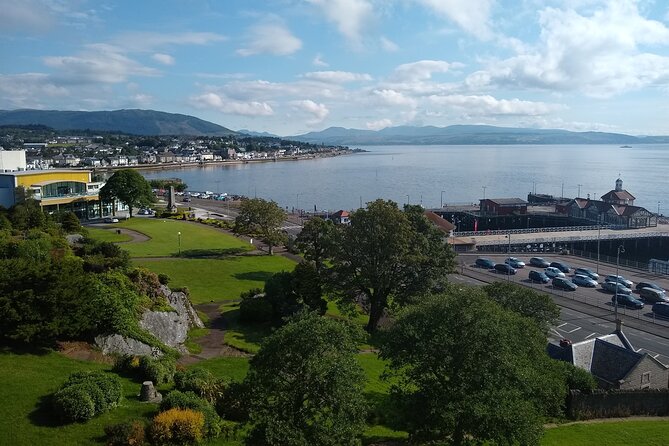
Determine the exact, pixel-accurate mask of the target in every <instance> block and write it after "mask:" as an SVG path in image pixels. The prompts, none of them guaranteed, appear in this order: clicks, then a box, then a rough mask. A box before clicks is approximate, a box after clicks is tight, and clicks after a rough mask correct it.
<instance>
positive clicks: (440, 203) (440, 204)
mask: <svg viewBox="0 0 669 446" xmlns="http://www.w3.org/2000/svg"><path fill="white" fill-rule="evenodd" d="M444 192H446V191H445V190H442V191H441V200H439V207H440V208H443V207H444ZM658 213H659V212H658Z"/></svg>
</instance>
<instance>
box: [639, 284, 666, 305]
mask: <svg viewBox="0 0 669 446" xmlns="http://www.w3.org/2000/svg"><path fill="white" fill-rule="evenodd" d="M639 297H640V298H642V299H643V300H644V302H648V303H649V304H654V303H656V302H669V298H668V297H667V295H666V294H665V293H664V291H660V290H656V289H655V288H650V287H646V288H641V289H640V290H639Z"/></svg>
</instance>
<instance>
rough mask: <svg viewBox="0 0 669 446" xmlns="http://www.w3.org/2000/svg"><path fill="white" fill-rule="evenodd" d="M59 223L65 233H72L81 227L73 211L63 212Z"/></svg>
mask: <svg viewBox="0 0 669 446" xmlns="http://www.w3.org/2000/svg"><path fill="white" fill-rule="evenodd" d="M61 224H62V225H63V231H65V232H66V233H67V234H72V233H74V232H77V231H79V230H80V229H81V223H80V222H79V218H78V217H77V215H76V214H75V213H74V212H66V213H64V214H63V215H62V217H61Z"/></svg>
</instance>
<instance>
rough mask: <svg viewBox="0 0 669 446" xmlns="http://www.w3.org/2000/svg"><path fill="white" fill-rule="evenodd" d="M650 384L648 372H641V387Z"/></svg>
mask: <svg viewBox="0 0 669 446" xmlns="http://www.w3.org/2000/svg"><path fill="white" fill-rule="evenodd" d="M649 386H650V372H645V373H642V374H641V388H644V387H649Z"/></svg>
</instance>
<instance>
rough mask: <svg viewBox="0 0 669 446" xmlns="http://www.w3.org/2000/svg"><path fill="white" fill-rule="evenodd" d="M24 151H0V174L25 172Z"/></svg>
mask: <svg viewBox="0 0 669 446" xmlns="http://www.w3.org/2000/svg"><path fill="white" fill-rule="evenodd" d="M26 168H27V164H26V151H25V150H0V172H15V171H17V170H26Z"/></svg>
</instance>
